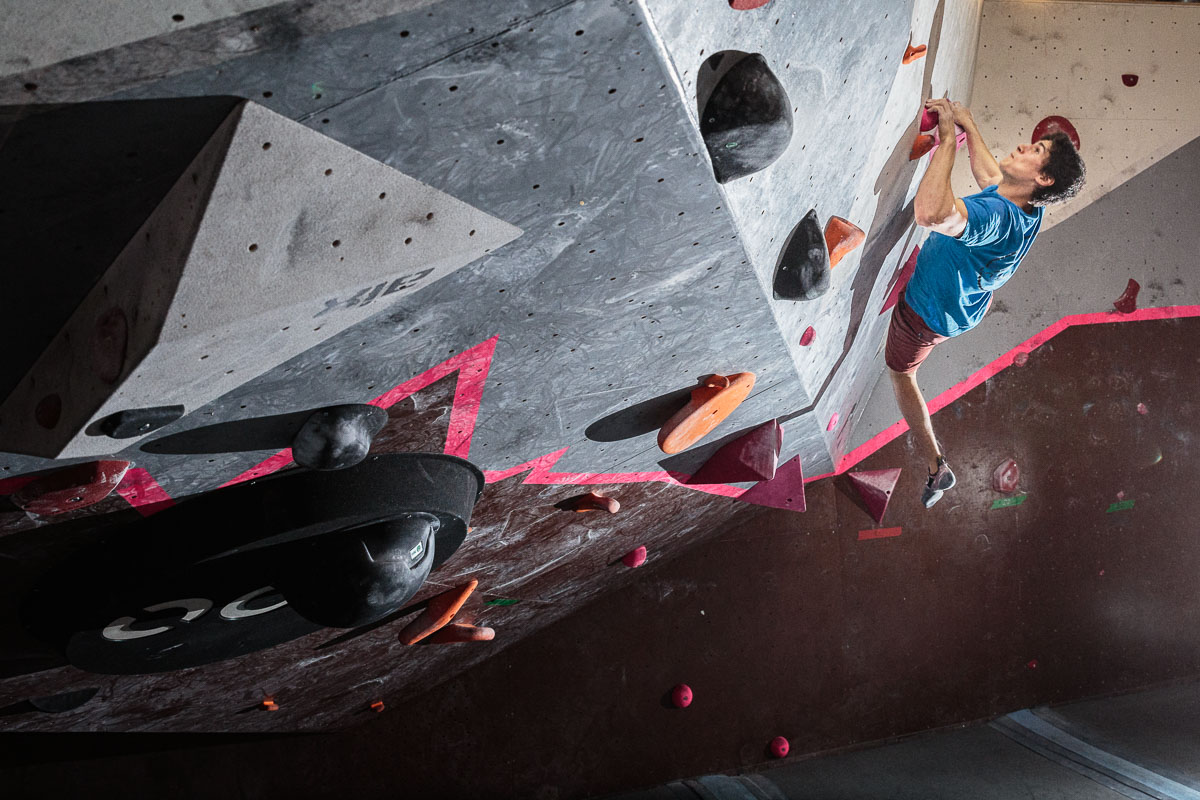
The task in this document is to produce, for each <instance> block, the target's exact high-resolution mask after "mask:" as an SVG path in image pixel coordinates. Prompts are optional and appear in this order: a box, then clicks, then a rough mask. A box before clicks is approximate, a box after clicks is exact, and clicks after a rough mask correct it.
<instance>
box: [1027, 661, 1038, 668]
mask: <svg viewBox="0 0 1200 800" xmlns="http://www.w3.org/2000/svg"><path fill="white" fill-rule="evenodd" d="M1025 666H1027V667H1029V668H1030V669H1037V659H1036V658H1035V659H1032V660H1031V661H1030V662H1029V663H1028V664H1026V665H1025Z"/></svg>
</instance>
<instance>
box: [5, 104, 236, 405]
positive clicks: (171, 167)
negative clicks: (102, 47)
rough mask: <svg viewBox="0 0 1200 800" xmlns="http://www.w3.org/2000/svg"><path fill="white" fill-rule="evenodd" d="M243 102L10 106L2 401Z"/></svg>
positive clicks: (6, 111)
mask: <svg viewBox="0 0 1200 800" xmlns="http://www.w3.org/2000/svg"><path fill="white" fill-rule="evenodd" d="M238 102H239V98H236V97H196V98H183V99H166V100H139V101H120V102H103V103H79V104H67V105H25V106H0V174H3V175H4V180H3V181H2V182H0V241H3V242H4V244H5V250H6V255H7V259H6V261H7V263H8V264H10V265H11V267H10V268H9V269H6V270H5V276H4V277H5V281H6V282H7V286H6V291H5V292H4V300H3V305H2V306H0V310H2V311H3V315H2V316H3V319H4V322H3V327H2V328H0V332H2V333H3V336H4V339H5V341H6V342H8V343H9V347H8V349H7V351H6V353H5V359H4V366H3V368H2V369H0V398H3V397H6V396H7V395H8V393H9V392H10V391H12V389H13V387H14V386H15V385H16V384H17V383H18V382H19V380H20V378H21V376H22V375H24V374H25V372H26V371H27V370H28V369H29V368H30V367H31V366H32V365H33V363H34V361H36V359H37V357H38V356H39V355H40V354H41V352H42V350H44V349H45V347H46V345H47V344H49V343H50V341H51V340H52V339H53V338H54V336H55V334H56V333H57V332H58V330H59V329H60V328H61V327H62V325H63V323H64V322H66V320H67V319H68V318H69V317H70V315H71V314H72V313H73V312H74V310H75V308H76V307H77V306H78V305H79V304H80V302H82V301H83V298H84V297H85V296H86V295H87V293H88V292H89V291H90V290H91V289H92V287H93V286H94V285H95V284H96V282H97V281H98V280H99V279H100V277H101V276H102V275H103V274H104V271H105V270H106V269H107V268H108V266H109V265H110V264H112V262H113V260H114V259H115V258H116V257H117V255H118V254H119V253H120V252H121V250H122V249H123V248H124V247H125V245H126V244H127V243H128V242H129V240H130V239H131V238H132V237H133V235H134V234H135V233H136V232H137V230H138V228H140V227H141V225H142V223H144V222H145V221H146V219H147V217H149V216H150V214H151V213H152V212H153V211H154V209H155V207H156V206H157V205H158V204H159V203H160V202H161V201H162V199H163V197H164V196H165V195H166V194H167V192H168V191H169V190H170V188H171V187H172V186H173V185H174V184H175V181H176V180H177V179H178V178H179V177H180V175H182V174H183V173H184V171H185V170H186V169H187V166H188V165H189V164H190V163H191V161H192V159H193V158H195V156H196V154H197V153H199V151H200V149H201V148H203V147H204V145H205V143H206V142H207V141H208V140H209V138H210V137H211V136H212V134H213V132H214V131H216V129H217V128H218V126H220V124H221V122H222V121H223V120H224V119H225V118H226V117H227V116H228V114H229V112H230V111H231V110H232V109H233V107H234V106H235V105H236V104H237V103H238ZM18 345H19V346H18Z"/></svg>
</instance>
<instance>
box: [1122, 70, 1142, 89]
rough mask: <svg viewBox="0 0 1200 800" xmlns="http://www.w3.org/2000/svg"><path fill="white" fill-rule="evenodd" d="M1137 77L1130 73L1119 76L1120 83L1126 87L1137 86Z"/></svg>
mask: <svg viewBox="0 0 1200 800" xmlns="http://www.w3.org/2000/svg"><path fill="white" fill-rule="evenodd" d="M1137 81H1138V76H1137V75H1134V74H1132V73H1129V72H1127V73H1125V74H1124V75H1122V76H1121V82H1122V83H1124V84H1125V85H1126V86H1137Z"/></svg>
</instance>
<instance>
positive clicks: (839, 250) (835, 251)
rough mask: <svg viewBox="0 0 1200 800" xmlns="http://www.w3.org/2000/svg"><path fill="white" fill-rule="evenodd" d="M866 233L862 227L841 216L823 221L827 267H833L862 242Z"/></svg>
mask: <svg viewBox="0 0 1200 800" xmlns="http://www.w3.org/2000/svg"><path fill="white" fill-rule="evenodd" d="M866 238H867V235H866V234H865V233H863V229H862V228H860V227H858V226H857V225H855V224H854V223H853V222H850V221H849V220H847V219H843V218H841V217H830V218H829V222H827V223H825V246H826V247H827V248H828V249H829V268H830V269H833V268H834V267H836V266H837V263H838V262H839V261H841V260H842V258H843V257H844V256H845V255H846V254H848V253H849V252H851V251H852V250H854V248H856V247H858V246H859V245H860V244H862V243H863V241H865V240H866Z"/></svg>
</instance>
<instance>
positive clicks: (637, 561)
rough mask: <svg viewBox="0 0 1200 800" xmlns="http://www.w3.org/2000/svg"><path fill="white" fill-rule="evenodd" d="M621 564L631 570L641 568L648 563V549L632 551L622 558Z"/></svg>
mask: <svg viewBox="0 0 1200 800" xmlns="http://www.w3.org/2000/svg"><path fill="white" fill-rule="evenodd" d="M621 563H622V564H624V565H625V566H627V567H629V568H630V569H634V568H635V567H640V566H641V565H642V564H645V563H646V548H645V547H636V548H634V549H633V550H630V551H629V552H628V553H626V554H625V555H623V556H621Z"/></svg>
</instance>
